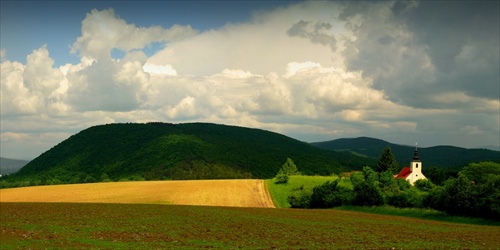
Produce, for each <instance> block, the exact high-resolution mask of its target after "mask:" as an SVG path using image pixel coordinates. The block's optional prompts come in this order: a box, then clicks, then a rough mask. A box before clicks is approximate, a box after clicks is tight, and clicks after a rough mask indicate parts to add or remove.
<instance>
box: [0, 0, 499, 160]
mask: <svg viewBox="0 0 500 250" xmlns="http://www.w3.org/2000/svg"><path fill="white" fill-rule="evenodd" d="M0 7H1V8H0V9H1V13H0V14H1V15H0V17H1V20H0V25H1V26H0V45H1V46H0V47H1V48H0V49H1V50H0V51H1V54H0V55H1V62H0V63H1V107H0V108H1V116H0V136H1V138H0V155H1V156H2V157H7V158H14V159H26V160H31V159H33V158H35V157H37V156H39V155H40V154H41V153H43V152H45V151H47V150H49V149H50V148H52V147H53V146H55V145H57V144H58V143H60V142H61V141H63V140H65V139H67V138H68V137H70V136H71V135H73V134H76V133H78V132H79V131H81V130H83V129H86V128H88V127H90V126H94V125H100V124H108V123H124V122H137V123H143V122H153V121H160V122H169V123H186V122H211V123H219V124H228V125H237V126H244V127H251V128H260V129H265V130H270V131H274V132H277V133H281V134H284V135H287V136H290V137H292V138H295V139H298V140H301V141H305V142H318V141H327V140H334V139H338V138H354V137H360V136H368V137H374V138H379V139H383V140H386V141H389V142H392V143H398V144H405V145H414V144H415V142H418V145H419V146H422V147H429V146H435V145H454V146H460V147H467V148H474V147H485V146H490V145H491V146H497V147H498V146H499V144H500V83H499V81H500V76H499V75H500V59H499V54H500V50H499V44H500V42H499V37H500V34H499V30H500V27H499V23H500V22H499V2H498V1H455V2H454V1H443V2H437V1H367V2H362V1H352V2H338V1H4V0H2V1H1V6H0Z"/></svg>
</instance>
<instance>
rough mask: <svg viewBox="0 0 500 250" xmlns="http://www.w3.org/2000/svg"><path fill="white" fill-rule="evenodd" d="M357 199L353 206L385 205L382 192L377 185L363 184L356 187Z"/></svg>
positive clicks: (355, 198)
mask: <svg viewBox="0 0 500 250" xmlns="http://www.w3.org/2000/svg"><path fill="white" fill-rule="evenodd" d="M354 193H355V197H354V200H353V205H356V206H379V205H383V204H384V198H383V196H382V192H381V191H380V189H379V187H378V186H377V185H373V184H372V185H370V184H369V183H367V182H362V183H360V184H358V185H356V186H354Z"/></svg>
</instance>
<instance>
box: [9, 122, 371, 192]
mask: <svg viewBox="0 0 500 250" xmlns="http://www.w3.org/2000/svg"><path fill="white" fill-rule="evenodd" d="M287 158H291V159H293V160H294V162H295V163H296V165H297V166H298V167H299V170H300V171H302V172H303V173H304V174H319V175H329V174H331V173H334V172H337V173H338V172H341V171H345V170H353V169H360V168H361V167H362V166H364V165H374V161H373V160H372V159H368V158H366V157H358V156H355V155H352V154H350V153H344V152H334V151H329V150H322V149H319V148H317V147H314V146H312V145H309V144H308V143H304V142H300V141H298V140H295V139H292V138H290V137H286V136H284V135H281V134H277V133H273V132H269V131H265V130H260V129H250V128H243V127H236V126H226V125H217V124H209V123H187V124H167V123H147V124H108V125H100V126H94V127H90V128H88V129H85V130H83V131H81V132H79V133H77V134H75V135H73V136H71V137H70V138H68V139H67V140H65V141H63V142H61V143H60V144H58V145H56V146H55V147H53V148H52V149H50V150H48V151H46V152H45V153H43V154H42V155H40V156H39V157H37V158H36V159H34V160H32V161H31V162H30V163H28V164H27V165H26V166H25V167H23V168H22V169H21V170H20V171H19V172H18V173H16V174H13V175H10V176H7V179H5V178H3V179H5V180H7V181H30V182H36V183H35V184H54V183H79V182H94V181H101V180H105V179H108V178H109V179H111V180H122V179H143V178H144V179H146V180H154V179H227V178H270V177H273V176H274V175H275V174H276V173H277V172H278V170H279V168H280V167H281V165H282V164H283V163H284V162H285V161H286V159H287Z"/></svg>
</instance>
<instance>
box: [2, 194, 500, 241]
mask: <svg viewBox="0 0 500 250" xmlns="http://www.w3.org/2000/svg"><path fill="white" fill-rule="evenodd" d="M0 221H1V222H2V223H1V224H0V242H1V247H0V248H2V249H19V248H22V249H46V248H48V249H60V248H71V249H171V248H185V249H201V248H218V249H221V248H222V249H236V248H245V249H341V248H349V249H391V248H395V249H498V248H499V247H500V242H499V239H500V228H499V227H498V226H479V225H469V224H457V223H447V222H439V221H428V220H421V219H414V218H405V217H400V216H387V215H376V214H368V213H360V212H352V211H340V210H302V209H269V208H238V207H213V206H212V207H201V206H171V205H154V204H92V203H78V204H76V203H4V202H2V203H0Z"/></svg>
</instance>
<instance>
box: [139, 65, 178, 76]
mask: <svg viewBox="0 0 500 250" xmlns="http://www.w3.org/2000/svg"><path fill="white" fill-rule="evenodd" d="M142 69H143V70H144V72H147V73H150V74H157V75H168V76H176V75H177V71H176V70H175V69H174V68H173V67H172V65H170V64H167V65H156V64H152V63H146V64H144V66H143V67H142Z"/></svg>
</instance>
